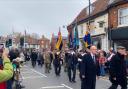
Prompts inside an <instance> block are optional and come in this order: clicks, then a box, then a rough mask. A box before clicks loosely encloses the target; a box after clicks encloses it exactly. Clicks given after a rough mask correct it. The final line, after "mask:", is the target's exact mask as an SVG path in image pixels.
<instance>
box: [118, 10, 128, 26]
mask: <svg viewBox="0 0 128 89" xmlns="http://www.w3.org/2000/svg"><path fill="white" fill-rule="evenodd" d="M118 15H119V16H118V23H119V25H128V8H123V9H119V11H118Z"/></svg>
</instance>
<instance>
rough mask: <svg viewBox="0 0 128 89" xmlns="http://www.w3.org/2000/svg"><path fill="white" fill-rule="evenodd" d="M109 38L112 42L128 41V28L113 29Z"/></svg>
mask: <svg viewBox="0 0 128 89" xmlns="http://www.w3.org/2000/svg"><path fill="white" fill-rule="evenodd" d="M109 37H111V40H128V26H127V27H120V28H116V29H111V31H110V32H109Z"/></svg>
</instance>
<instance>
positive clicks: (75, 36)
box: [73, 24, 79, 49]
mask: <svg viewBox="0 0 128 89" xmlns="http://www.w3.org/2000/svg"><path fill="white" fill-rule="evenodd" d="M73 46H74V48H75V49H77V48H78V47H79V35H78V29H77V24H76V25H75V27H74V41H73Z"/></svg>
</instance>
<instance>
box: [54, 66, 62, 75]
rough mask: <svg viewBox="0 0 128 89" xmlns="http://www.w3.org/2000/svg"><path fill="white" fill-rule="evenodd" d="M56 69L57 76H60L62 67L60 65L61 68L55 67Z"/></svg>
mask: <svg viewBox="0 0 128 89" xmlns="http://www.w3.org/2000/svg"><path fill="white" fill-rule="evenodd" d="M54 68H55V74H56V75H60V71H61V65H59V66H57V65H54Z"/></svg>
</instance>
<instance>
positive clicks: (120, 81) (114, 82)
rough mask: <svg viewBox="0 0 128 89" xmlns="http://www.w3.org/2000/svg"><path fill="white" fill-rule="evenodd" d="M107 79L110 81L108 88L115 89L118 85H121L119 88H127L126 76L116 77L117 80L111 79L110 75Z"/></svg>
mask: <svg viewBox="0 0 128 89" xmlns="http://www.w3.org/2000/svg"><path fill="white" fill-rule="evenodd" d="M109 79H110V81H111V83H112V85H111V86H110V88H109V89H117V87H118V85H120V86H121V89H127V78H126V77H124V78H123V77H122V78H118V79H117V80H113V79H112V78H111V77H110V78H109Z"/></svg>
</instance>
